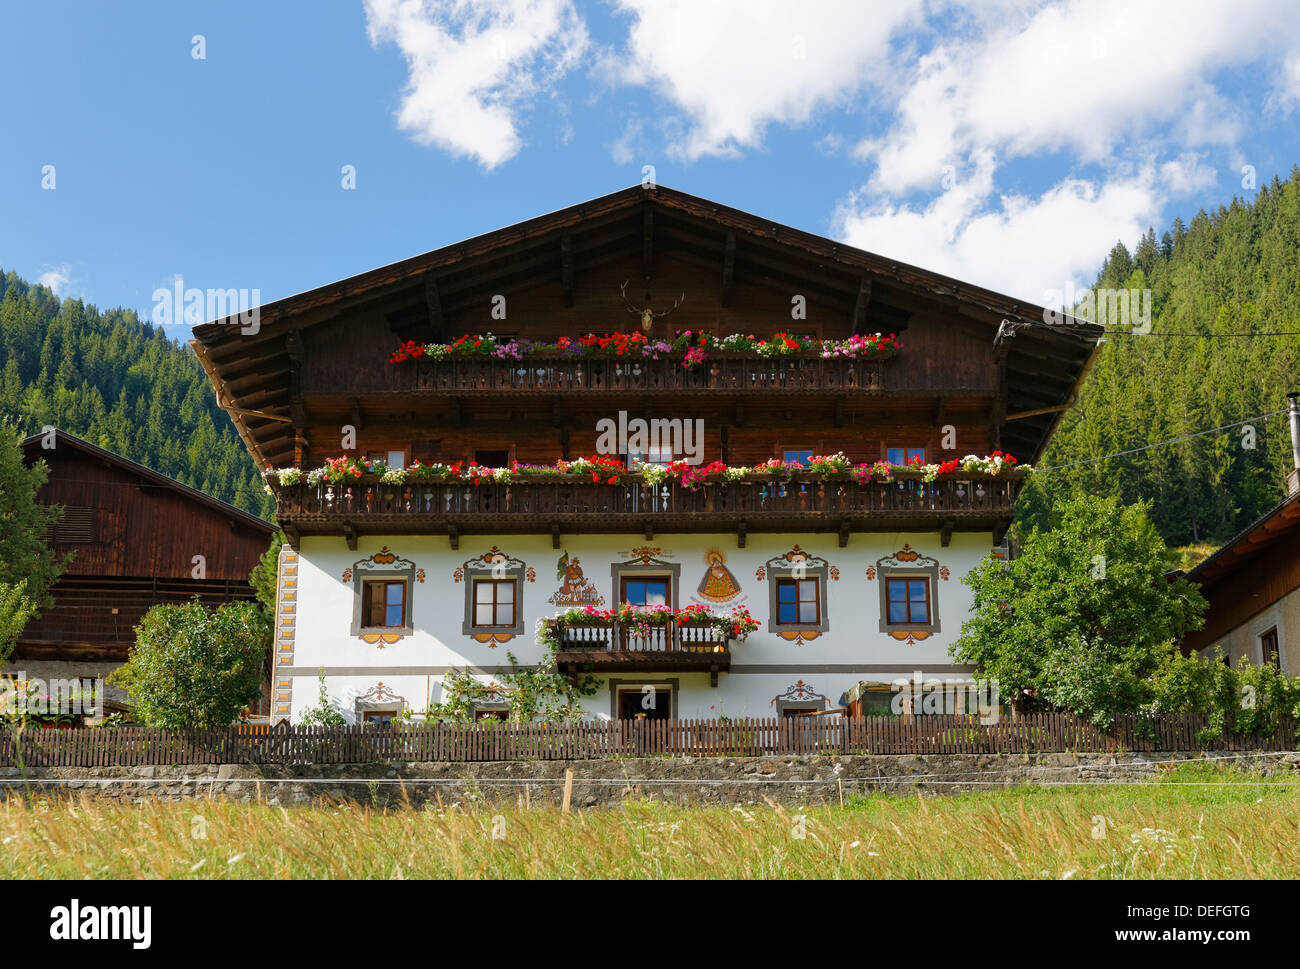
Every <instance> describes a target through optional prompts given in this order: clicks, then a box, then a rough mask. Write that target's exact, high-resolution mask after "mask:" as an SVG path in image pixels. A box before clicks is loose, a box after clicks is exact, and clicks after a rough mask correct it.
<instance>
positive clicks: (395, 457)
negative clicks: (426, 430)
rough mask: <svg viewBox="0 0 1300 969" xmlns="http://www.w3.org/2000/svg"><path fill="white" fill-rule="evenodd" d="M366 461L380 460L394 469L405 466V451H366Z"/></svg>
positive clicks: (400, 468) (397, 469)
mask: <svg viewBox="0 0 1300 969" xmlns="http://www.w3.org/2000/svg"><path fill="white" fill-rule="evenodd" d="M366 460H367V461H382V462H383V463H384V466H385V467H387V468H390V469H393V470H396V471H400V470H402V469H403V468H405V467H406V452H405V451H367V452H366Z"/></svg>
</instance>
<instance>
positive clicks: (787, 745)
mask: <svg viewBox="0 0 1300 969" xmlns="http://www.w3.org/2000/svg"><path fill="white" fill-rule="evenodd" d="M1205 726H1206V718H1205V717H1203V716H1196V715H1187V716H1161V717H1137V716H1128V717H1121V718H1120V719H1119V720H1117V721H1116V722H1115V723H1114V724H1113V725H1112V726H1111V727H1110V728H1108V729H1105V730H1103V729H1100V728H1098V727H1095V726H1093V725H1091V724H1088V723H1084V722H1082V721H1079V720H1076V719H1074V718H1072V717H1069V716H1066V715H1064V714H1034V715H1031V716H1027V717H1023V718H1018V719H1009V718H1003V719H1002V720H1000V721H999V722H998V723H993V724H982V723H980V722H979V720H978V718H976V717H972V716H962V715H956V716H953V715H948V716H905V717H887V716H877V717H857V718H853V719H849V718H842V717H829V716H821V717H797V718H790V719H779V718H754V719H736V720H623V721H604V722H600V721H596V722H581V723H572V724H544V723H531V724H517V723H499V722H495V721H493V722H486V721H485V722H482V723H477V724H447V723H437V724H392V725H389V726H379V725H373V724H367V725H360V726H349V727H289V726H287V725H280V726H276V727H266V726H248V725H243V726H234V727H228V728H224V729H218V730H162V729H155V728H150V727H111V728H102V729H96V728H90V729H75V730H33V729H29V730H25V731H23V732H22V733H20V734H18V735H14V734H13V733H11V732H8V731H0V767H24V766H25V767H137V766H150V765H153V766H167V765H175V764H287V765H293V764H297V765H303V764H353V763H374V762H384V761H508V760H517V761H526V760H594V759H601V758H610V757H757V756H768V755H783V754H826V755H843V754H854V755H868V754H1037V753H1057V752H1069V751H1079V752H1084V751H1099V752H1104V751H1121V750H1125V751H1154V750H1161V751H1195V750H1200V749H1203V748H1208V749H1214V750H1228V751H1250V750H1293V749H1295V746H1296V723H1295V721H1294V720H1292V719H1285V720H1283V722H1282V723H1281V724H1280V725H1279V726H1278V728H1277V730H1276V731H1275V732H1274V733H1273V735H1272V736H1269V737H1265V736H1259V735H1243V734H1227V735H1224V736H1221V737H1219V738H1216V739H1214V740H1211V741H1210V742H1209V743H1208V744H1204V745H1203V744H1201V743H1200V742H1199V740H1198V732H1199V731H1200V730H1201V729H1202V728H1203V727H1205Z"/></svg>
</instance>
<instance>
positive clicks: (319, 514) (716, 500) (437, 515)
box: [276, 472, 1024, 532]
mask: <svg viewBox="0 0 1300 969" xmlns="http://www.w3.org/2000/svg"><path fill="white" fill-rule="evenodd" d="M1023 481H1024V476H1023V475H1022V474H1020V473H1017V472H1013V473H1010V474H1003V475H998V476H990V475H971V476H970V477H962V478H950V477H944V478H940V479H937V480H935V481H931V482H926V481H922V480H921V479H920V475H919V474H912V473H911V472H909V473H907V474H900V475H899V476H898V478H897V479H896V480H894V481H889V482H867V483H860V482H856V481H851V480H850V481H835V480H824V479H819V478H813V477H805V478H803V479H802V480H796V481H790V482H784V483H783V482H777V481H774V480H770V479H767V480H749V479H746V480H740V481H732V482H726V483H722V482H718V483H711V484H706V485H702V486H700V487H698V488H694V489H691V488H685V487H682V486H681V485H680V484H679V483H678V482H676V481H664V482H661V483H659V484H657V485H649V484H646V483H645V482H644V481H643V480H642V479H641V477H640V476H639V475H636V474H628V475H624V476H623V477H622V479H621V480H620V481H619V482H618V483H617V484H609V483H607V482H601V483H594V482H590V481H582V480H576V479H555V480H547V479H541V480H538V479H533V480H527V481H525V480H517V481H513V482H510V483H492V484H482V485H475V484H473V483H469V482H447V481H445V480H426V481H409V482H407V483H405V484H385V483H384V482H383V481H381V480H380V479H379V478H374V477H363V478H357V479H355V480H351V481H346V482H340V483H337V484H326V483H323V482H322V483H319V484H315V485H311V484H306V483H303V484H298V485H288V486H281V487H279V488H278V489H277V495H276V498H277V503H278V516H279V519H280V521H281V522H282V523H286V524H292V525H294V526H295V527H298V528H300V529H303V530H305V531H315V532H321V531H328V530H329V529H328V527H327V526H329V525H330V524H331V523H332V524H334V525H337V524H339V523H341V522H344V521H350V522H352V523H354V524H356V525H358V526H366V525H367V524H368V523H369V524H371V525H375V526H380V525H383V526H388V525H392V526H394V527H402V528H403V529H406V530H412V529H418V528H419V527H420V526H421V525H423V526H425V527H426V528H429V527H433V526H439V530H441V527H445V525H446V524H456V525H459V526H461V527H464V528H469V529H476V530H482V529H484V528H500V529H503V530H511V529H515V530H522V529H529V528H537V527H545V526H547V525H548V523H555V524H560V525H561V526H562V525H563V523H564V522H565V521H566V520H568V519H581V520H582V521H583V524H584V527H585V528H592V527H594V528H603V529H604V530H608V531H620V530H632V531H636V530H639V528H640V527H641V526H642V524H644V523H657V525H656V527H658V528H659V529H660V530H668V528H670V527H671V528H677V529H685V530H693V531H700V530H705V531H718V530H725V529H727V528H729V527H730V526H731V525H733V524H734V523H736V522H737V521H744V522H746V523H747V525H748V526H749V527H751V528H755V529H762V528H763V527H765V525H766V526H768V527H774V526H778V525H780V526H786V525H789V526H800V527H807V526H808V525H810V524H815V523H816V522H817V521H818V520H819V519H822V520H824V521H823V522H822V526H823V527H822V530H834V527H835V526H837V525H838V524H839V523H843V522H849V523H850V525H851V527H852V528H853V529H855V530H869V529H870V528H871V527H873V526H874V525H877V524H878V525H879V526H880V527H887V526H889V525H891V524H900V523H904V522H906V523H909V524H912V525H916V526H918V527H931V528H935V529H938V528H940V527H941V526H942V525H943V523H945V522H952V523H954V525H955V526H956V527H963V525H964V526H965V527H970V528H976V527H978V528H983V527H985V526H986V525H987V526H988V527H994V525H996V524H997V523H998V522H1000V521H1007V520H1009V519H1010V517H1011V515H1012V514H1013V513H1014V509H1015V503H1016V497H1017V495H1018V494H1019V491H1020V487H1021V485H1022V483H1023ZM989 523H992V524H989ZM313 526H320V527H313Z"/></svg>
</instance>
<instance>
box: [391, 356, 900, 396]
mask: <svg viewBox="0 0 1300 969" xmlns="http://www.w3.org/2000/svg"><path fill="white" fill-rule="evenodd" d="M889 362H890V360H889V359H874V360H850V359H845V358H832V359H824V358H822V357H820V356H818V357H781V358H775V359H772V358H763V357H759V356H757V355H752V354H751V355H743V356H742V355H738V354H730V353H717V354H714V355H712V356H710V358H709V359H707V360H705V361H704V362H703V363H701V364H699V365H698V366H696V367H693V368H691V369H689V370H688V369H687V368H686V367H684V366H682V362H681V360H680V359H679V358H674V359H661V360H652V359H650V358H637V359H627V360H623V359H618V358H613V357H600V358H586V359H575V358H573V357H562V356H561V357H545V358H543V357H535V356H529V357H525V358H524V359H522V360H499V359H496V358H493V357H449V358H446V359H442V360H428V359H419V360H415V361H405V362H403V363H400V364H395V365H394V366H393V369H392V371H391V373H392V374H393V379H392V381H391V382H390V383H389V385H388V386H387V387H386V388H385V389H387V390H389V391H397V392H405V393H421V392H423V393H437V394H475V393H484V394H491V393H530V392H532V393H547V394H553V393H581V392H583V391H586V392H589V393H600V392H606V393H622V392H640V393H654V392H665V393H679V392H680V393H689V392H692V391H731V392H735V393H741V392H762V391H785V392H804V393H812V392H836V393H847V392H852V391H881V390H884V389H885V368H886V367H887V366H888V364H889Z"/></svg>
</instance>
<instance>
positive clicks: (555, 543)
mask: <svg viewBox="0 0 1300 969" xmlns="http://www.w3.org/2000/svg"><path fill="white" fill-rule="evenodd" d="M559 547H560V523H559V522H551V548H559Z"/></svg>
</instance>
